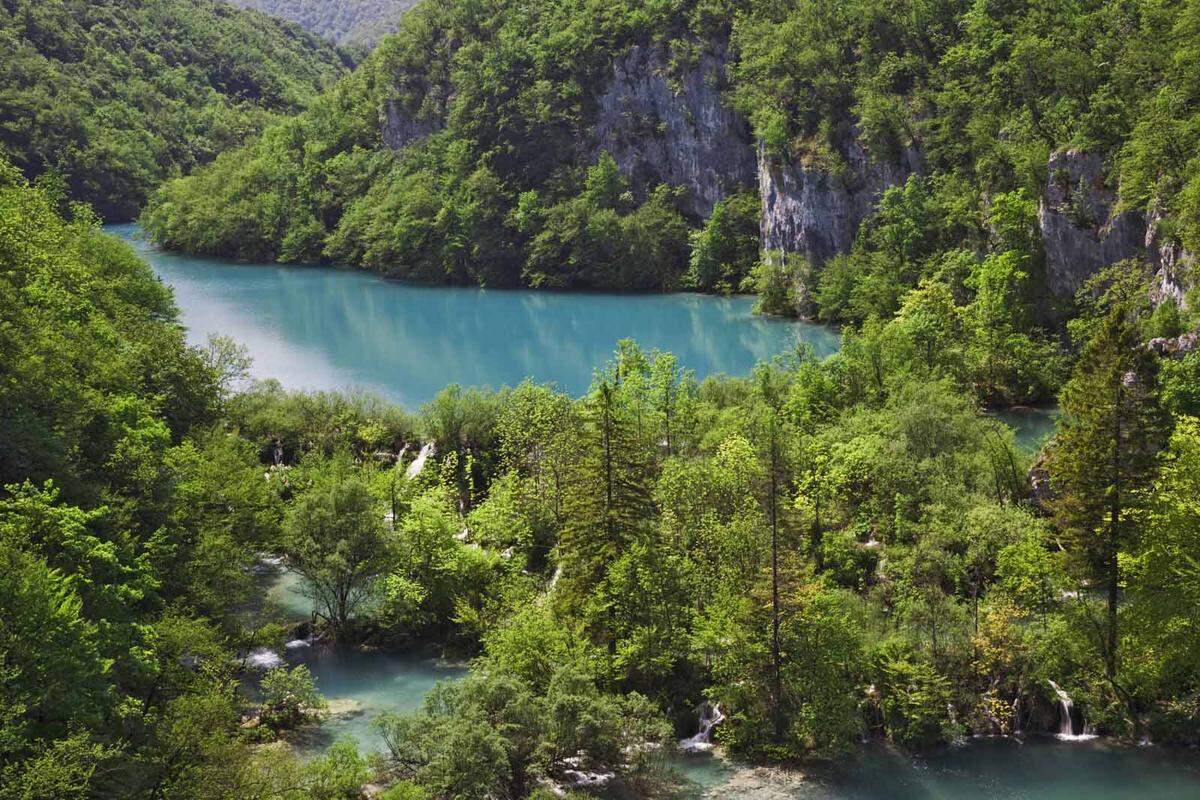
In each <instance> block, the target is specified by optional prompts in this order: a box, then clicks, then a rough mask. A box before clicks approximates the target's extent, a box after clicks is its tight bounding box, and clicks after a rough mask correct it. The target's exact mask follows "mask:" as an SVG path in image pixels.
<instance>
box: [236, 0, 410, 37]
mask: <svg viewBox="0 0 1200 800" xmlns="http://www.w3.org/2000/svg"><path fill="white" fill-rule="evenodd" d="M230 2H232V4H233V5H235V6H241V7H242V8H253V9H257V10H258V11H261V12H263V13H264V14H270V15H272V16H275V17H281V18H283V19H290V20H292V21H293V22H295V23H298V24H299V25H300V26H301V27H303V28H304V29H305V30H308V31H312V32H313V33H315V34H317V35H318V36H324V37H325V38H326V39H329V40H330V41H333V42H336V43H338V44H341V45H365V46H368V47H370V46H373V45H375V44H376V43H377V42H378V41H379V40H380V39H381V38H383V37H384V36H386V35H387V34H389V33H393V32H394V31H395V30H396V28H398V27H399V25H400V15H402V14H403V13H404V12H405V11H407V10H408V9H410V8H412V7H413V5H414V4H415V3H416V0H230Z"/></svg>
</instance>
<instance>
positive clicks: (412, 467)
mask: <svg viewBox="0 0 1200 800" xmlns="http://www.w3.org/2000/svg"><path fill="white" fill-rule="evenodd" d="M431 455H433V442H428V443H426V444H425V445H424V446H422V447H421V452H419V453H417V457H416V458H414V459H413V462H412V463H411V464H409V465H408V469H407V470H406V471H405V473H404V477H406V478H408V479H409V480H410V481H411V480H412V479H413V478H415V477H417V476H418V475H420V474H421V470H423V469H425V462H426V460H428V458H429V457H430V456H431Z"/></svg>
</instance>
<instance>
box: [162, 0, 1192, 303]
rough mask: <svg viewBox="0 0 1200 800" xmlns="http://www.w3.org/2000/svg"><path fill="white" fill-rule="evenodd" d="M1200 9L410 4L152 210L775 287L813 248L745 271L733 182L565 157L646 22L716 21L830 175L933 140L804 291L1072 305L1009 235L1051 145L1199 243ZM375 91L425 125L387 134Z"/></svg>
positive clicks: (650, 284)
mask: <svg viewBox="0 0 1200 800" xmlns="http://www.w3.org/2000/svg"><path fill="white" fill-rule="evenodd" d="M1198 26H1200V6H1197V5H1196V3H1194V2H1174V1H1171V2H1164V0H1139V2H1129V3H1116V2H1104V1H1101V0H1092V1H1091V2H1085V3H1067V4H1062V3H1044V2H1012V3H1008V2H977V3H967V2H956V1H952V0H951V1H945V2H911V3H909V2H905V3H901V4H900V5H896V4H894V3H883V2H877V0H853V1H851V2H839V3H820V2H813V1H809V0H795V1H794V2H787V3H776V2H756V1H755V0H720V1H719V2H718V1H716V0H713V1H712V2H697V1H696V0H672V1H669V2H668V1H665V0H664V1H656V2H625V3H617V4H613V3H601V2H596V1H595V0H572V2H569V3H562V2H550V0H536V1H535V2H523V3H508V2H499V3H489V4H478V3H472V2H465V1H462V2H449V3H430V4H424V5H421V6H419V7H418V8H416V9H414V10H413V11H412V12H410V13H408V14H406V15H405V16H404V18H403V21H402V24H401V28H400V31H399V33H398V35H397V36H395V37H390V38H388V39H387V40H385V41H384V42H383V43H382V44H381V45H380V47H379V48H378V49H377V50H376V51H375V52H374V53H373V54H372V55H371V57H370V58H369V59H368V60H367V62H366V63H365V64H364V65H363V66H362V67H361V68H359V69H358V70H356V71H355V72H354V73H352V74H350V75H348V76H347V77H346V78H344V79H343V80H342V81H341V82H339V84H338V85H337V86H336V87H335V88H334V89H333V90H331V91H330V92H328V93H326V94H324V95H322V96H321V98H320V99H319V100H318V101H317V102H316V103H315V104H314V105H313V107H312V108H310V109H309V110H308V111H307V112H306V113H304V114H302V115H299V116H297V117H294V118H292V119H289V120H287V121H284V122H281V123H280V124H279V125H277V126H274V127H271V128H270V129H268V130H267V131H265V132H264V135H263V136H262V137H261V138H260V139H258V140H256V141H255V142H253V143H251V144H250V145H248V146H247V148H246V149H245V150H242V151H237V152H233V153H229V154H226V155H225V156H224V157H222V158H220V159H218V160H217V161H216V162H215V163H214V164H213V165H211V166H210V167H209V168H207V169H204V170H200V171H198V172H197V173H196V174H194V175H193V176H190V177H188V178H185V179H183V180H182V181H177V182H173V183H169V184H167V185H166V186H165V187H164V188H163V189H162V190H161V191H159V192H158V193H157V194H156V195H155V196H154V198H153V199H152V201H151V203H150V206H149V207H148V209H147V211H146V213H145V215H144V222H145V224H146V225H147V227H148V229H149V230H150V231H151V232H152V233H153V235H154V236H155V237H156V238H157V239H158V240H159V241H160V242H162V243H164V244H166V245H168V246H171V247H177V248H180V249H184V250H187V251H190V252H197V253H205V254H215V255H228V256H236V257H238V258H244V259H250V260H257V261H264V260H266V261H270V260H276V259H278V260H280V261H286V262H296V261H300V262H306V263H316V262H333V263H338V264H351V265H355V266H360V267H364V268H367V269H374V270H379V271H384V272H387V273H389V274H392V275H398V276H403V277H408V278H413V279H418V280H423V281H431V282H438V283H442V282H450V283H478V284H481V285H487V286H513V285H526V286H535V287H616V288H641V289H664V288H665V289H672V288H698V289H703V290H726V291H727V290H730V289H734V290H736V289H738V288H740V287H745V288H746V289H749V290H755V291H758V292H759V293H760V294H764V295H772V296H773V298H774V299H772V298H771V297H768V298H766V299H765V300H764V305H765V306H766V308H767V310H771V311H780V310H787V308H788V306H787V305H786V304H785V303H784V302H782V301H786V300H787V297H786V291H785V290H786V287H787V284H788V282H789V279H791V278H794V276H795V274H805V272H806V266H805V265H803V264H773V265H772V264H767V265H766V266H764V267H763V268H761V269H759V270H757V271H756V270H755V269H754V268H753V265H754V263H755V262H756V261H757V249H756V245H755V243H754V242H753V239H752V238H751V237H748V236H739V235H738V233H739V231H741V230H744V229H745V228H746V227H747V226H748V227H749V228H750V229H751V230H752V229H753V226H754V223H753V220H752V219H749V221H748V222H745V223H743V222H742V221H743V220H747V219H748V218H747V217H746V216H745V215H744V214H739V213H738V209H739V208H741V209H742V210H743V211H745V210H746V207H745V205H744V204H743V205H741V206H739V205H738V203H737V201H736V199H735V198H733V197H731V198H729V199H727V200H726V201H723V204H726V205H729V206H730V207H729V208H724V209H723V213H722V214H721V215H719V216H714V217H713V218H710V219H707V220H705V219H694V218H689V217H688V215H685V214H682V213H680V205H679V203H678V194H679V193H680V192H681V191H686V188H687V187H680V186H673V185H666V184H664V185H661V186H644V187H639V186H633V187H631V186H629V185H625V182H623V180H624V176H622V175H620V174H617V173H615V172H614V171H613V170H612V169H611V168H610V166H611V165H609V166H606V163H607V162H606V160H605V158H604V157H603V155H601V157H600V158H598V159H595V160H594V161H592V162H589V161H588V160H587V159H583V158H581V157H580V149H581V142H583V141H584V140H585V139H586V138H587V131H588V130H590V128H591V127H592V126H593V125H594V124H595V122H596V118H597V114H598V113H599V112H598V109H597V102H598V95H599V94H600V93H601V91H602V88H603V86H604V84H605V81H606V80H608V78H609V76H610V74H611V71H612V64H613V62H614V59H615V58H617V57H618V56H620V54H622V53H624V52H626V51H627V50H628V49H629V48H630V47H631V46H633V45H639V46H642V47H660V48H663V49H664V52H665V53H666V70H667V72H668V78H669V79H673V78H674V77H675V76H677V75H678V74H679V73H680V72H681V71H683V70H686V69H687V68H688V66H689V65H691V64H694V63H696V61H697V59H698V58H699V57H700V54H701V53H703V52H706V51H712V50H714V49H717V48H719V47H724V46H725V43H727V48H728V51H729V56H728V59H727V60H728V64H727V66H726V69H725V71H726V73H727V75H726V79H727V82H728V88H727V90H726V95H727V97H728V101H729V102H730V103H731V104H732V105H733V106H734V107H736V108H737V109H738V110H740V111H741V112H742V113H744V114H745V115H746V117H747V118H748V119H749V120H750V123H751V125H752V129H753V134H754V135H755V137H756V138H757V140H759V141H761V143H762V144H763V146H764V148H766V150H767V151H768V152H769V153H780V154H786V155H787V156H788V157H789V158H791V159H792V160H794V161H796V162H798V163H803V164H808V165H813V166H820V167H822V168H824V169H827V170H828V171H830V172H831V173H833V174H838V173H839V172H844V171H845V170H847V169H848V168H849V165H848V164H847V160H846V154H847V147H848V145H849V143H850V142H852V141H854V142H860V143H861V144H862V145H863V146H865V147H866V148H867V149H868V151H869V152H870V153H871V154H872V155H873V156H874V157H876V158H878V159H880V160H881V161H883V162H887V161H889V160H894V159H895V158H896V157H897V154H898V153H900V152H901V151H903V150H905V149H906V148H914V147H915V148H917V149H919V151H920V152H921V153H923V155H924V160H925V169H924V170H923V172H922V174H921V175H919V176H915V177H913V178H912V179H911V180H910V181H909V183H908V184H907V185H904V186H897V187H895V188H893V189H892V190H891V191H889V192H888V193H887V196H886V198H885V199H884V201H883V203H882V206H883V208H882V209H881V213H880V215H879V218H878V220H877V223H876V224H874V225H868V226H867V227H866V229H865V230H864V231H863V232H861V234H860V236H859V237H858V241H857V243H856V244H855V247H854V248H853V252H851V253H849V254H847V255H846V256H845V257H839V258H836V259H834V260H833V261H832V262H831V263H829V264H826V265H825V266H824V268H823V269H821V270H820V271H819V274H818V275H813V276H811V277H810V278H809V280H808V282H809V283H811V284H813V287H814V294H815V304H816V309H815V312H816V315H818V316H820V317H821V318H822V319H829V320H854V321H859V320H863V319H866V318H867V317H869V316H871V315H872V314H874V315H877V316H881V317H887V316H889V315H890V314H892V313H894V312H895V311H896V310H897V309H898V308H899V306H900V303H901V299H902V298H903V296H904V293H905V292H906V291H907V290H909V289H912V288H913V287H915V286H917V285H918V284H921V283H932V282H937V283H941V284H943V285H946V286H947V287H948V288H949V289H951V290H952V291H953V292H954V293H955V294H956V295H957V296H958V298H960V300H961V299H965V298H968V297H970V296H971V295H973V294H974V292H975V291H976V290H975V284H978V283H991V282H1004V283H1006V284H1007V285H1008V286H1009V287H1010V293H1012V294H1013V295H1014V296H1015V299H1016V300H1019V301H1021V302H1020V303H1017V304H1016V307H1015V308H1013V309H1011V313H1022V312H1023V311H1024V310H1025V309H1026V307H1027V308H1028V309H1029V310H1032V311H1034V312H1035V313H1036V315H1037V317H1038V321H1044V320H1045V319H1047V318H1050V317H1057V316H1061V314H1057V313H1050V312H1049V311H1048V310H1046V309H1045V308H1044V307H1043V306H1044V305H1045V303H1044V302H1042V301H1041V300H1040V298H1041V295H1043V294H1044V293H1045V292H1044V287H1043V283H1044V275H1043V274H1042V264H1041V253H1040V251H1039V246H1038V244H1037V243H1036V242H1034V241H1031V240H1030V237H1028V236H1027V235H1026V234H1027V228H1028V226H1029V225H1031V224H1032V222H1033V220H1034V219H1035V216H1036V211H1037V198H1038V197H1039V196H1040V195H1041V194H1042V192H1043V190H1044V188H1045V187H1046V185H1047V182H1048V180H1049V179H1050V177H1051V176H1050V175H1048V174H1047V173H1048V171H1049V170H1048V159H1049V156H1050V154H1051V153H1052V152H1054V151H1056V150H1060V149H1063V148H1080V149H1083V150H1086V151H1087V152H1090V153H1094V154H1096V155H1097V156H1099V157H1101V158H1102V159H1103V163H1104V165H1105V172H1106V174H1107V175H1108V179H1109V181H1110V182H1111V183H1113V184H1114V185H1118V186H1119V188H1120V197H1121V204H1122V207H1123V208H1129V209H1141V210H1144V209H1146V208H1147V207H1149V206H1154V207H1156V208H1158V209H1160V210H1161V212H1162V215H1163V216H1165V217H1166V218H1168V220H1169V222H1168V223H1166V224H1164V226H1163V229H1164V232H1165V234H1166V235H1167V236H1168V238H1170V239H1172V240H1175V241H1180V242H1182V243H1183V244H1184V245H1185V246H1187V247H1189V248H1191V249H1192V250H1193V251H1194V250H1195V249H1196V247H1197V245H1200V228H1198V227H1197V223H1196V220H1197V219H1200V205H1197V203H1198V202H1200V200H1198V198H1200V178H1198V177H1197V175H1200V171H1198V167H1197V162H1196V156H1195V152H1194V148H1193V147H1191V146H1190V145H1191V143H1192V142H1194V141H1195V139H1196V135H1197V127H1196V126H1197V119H1198V118H1200V117H1197V101H1198V92H1200V89H1198V88H1197V87H1198V83H1197V81H1198V78H1197V74H1196V70H1195V67H1194V64H1195V61H1196V59H1195V48H1196V47H1197V44H1196V43H1197V35H1198ZM389 105H390V106H391V107H392V108H393V109H399V113H401V114H402V115H403V116H404V117H405V118H406V119H409V120H411V122H412V124H413V125H414V126H415V127H417V128H420V129H423V130H425V131H426V132H428V133H429V135H427V136H424V137H420V138H416V139H415V140H414V141H411V142H410V143H408V144H407V146H405V147H403V148H401V149H398V150H394V149H391V148H387V147H382V146H381V141H382V132H381V130H382V126H381V124H380V117H381V115H382V114H384V110H385V109H386V108H387V107H388V106H389ZM638 124H640V123H639V122H638V121H637V120H633V121H631V122H630V126H631V131H633V134H632V135H636V132H637V131H638V128H637V126H638ZM744 146H745V147H747V148H750V147H752V146H753V145H752V144H751V143H749V142H747V143H746V144H745V145H744ZM1074 188H1076V187H1072V189H1074ZM1079 212H1080V213H1081V214H1085V215H1086V212H1087V209H1079ZM750 213H751V214H753V209H752V204H751V208H750ZM698 265H699V267H700V268H697V266H698ZM983 272H986V273H988V277H984V276H983V275H981V274H977V273H983ZM781 293H782V296H781ZM959 305H962V303H961V302H959Z"/></svg>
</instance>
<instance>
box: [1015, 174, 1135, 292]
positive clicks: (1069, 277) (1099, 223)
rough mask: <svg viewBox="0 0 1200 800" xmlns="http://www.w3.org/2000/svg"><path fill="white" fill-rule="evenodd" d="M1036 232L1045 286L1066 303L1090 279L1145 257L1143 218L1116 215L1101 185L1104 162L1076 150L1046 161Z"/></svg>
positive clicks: (1112, 197) (1114, 201)
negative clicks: (1113, 266) (1121, 263)
mask: <svg viewBox="0 0 1200 800" xmlns="http://www.w3.org/2000/svg"><path fill="white" fill-rule="evenodd" d="M1047 167H1048V172H1049V176H1048V178H1047V182H1046V191H1045V192H1044V194H1043V195H1042V197H1041V200H1040V202H1039V204H1038V227H1039V228H1040V229H1041V235H1042V244H1043V246H1044V247H1045V251H1046V285H1047V287H1048V288H1049V289H1050V291H1051V292H1053V293H1054V294H1055V295H1057V296H1058V297H1061V298H1070V297H1072V296H1073V295H1074V294H1075V292H1076V291H1077V290H1078V289H1079V287H1080V286H1082V285H1083V282H1084V281H1085V280H1087V279H1088V278H1089V277H1090V276H1092V275H1094V274H1096V273H1097V272H1099V271H1100V270H1102V269H1103V268H1104V267H1107V266H1109V265H1110V264H1115V263H1116V262H1118V261H1122V260H1124V259H1127V258H1145V256H1146V219H1145V215H1143V214H1140V213H1138V212H1135V211H1118V210H1117V209H1118V197H1117V194H1116V192H1115V191H1114V190H1113V189H1112V188H1110V187H1109V185H1108V184H1107V182H1106V180H1105V172H1104V162H1103V160H1102V159H1101V158H1100V156H1098V155H1093V154H1091V153H1086V152H1083V151H1081V150H1060V151H1058V152H1055V153H1053V154H1052V155H1051V156H1050V162H1049V164H1048V165H1047Z"/></svg>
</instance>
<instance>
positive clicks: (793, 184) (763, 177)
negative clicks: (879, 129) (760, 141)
mask: <svg viewBox="0 0 1200 800" xmlns="http://www.w3.org/2000/svg"><path fill="white" fill-rule="evenodd" d="M843 157H844V159H845V167H844V169H843V170H841V171H840V173H839V174H833V173H831V172H829V171H828V170H826V169H822V168H819V167H808V166H803V165H798V164H793V163H791V162H790V161H788V160H786V159H784V158H780V157H777V156H772V155H770V154H769V153H768V152H767V151H766V149H765V148H764V147H762V146H760V147H759V150H758V191H759V194H760V196H761V197H762V220H761V231H762V243H763V249H765V250H767V251H768V252H784V253H799V254H801V255H803V256H804V257H805V258H807V259H808V261H809V262H810V263H811V264H813V265H820V264H822V263H824V262H825V261H827V260H829V259H830V258H831V257H833V256H835V255H838V254H839V253H847V252H849V251H850V247H851V246H852V245H853V244H854V238H855V236H857V235H858V228H859V226H860V225H861V224H862V222H863V220H865V219H866V218H867V217H868V216H870V214H871V212H872V211H874V209H875V204H876V203H877V202H878V200H879V197H880V195H882V194H883V192H884V190H886V189H887V188H889V187H891V186H896V185H899V184H902V183H904V182H905V181H906V180H908V176H909V175H912V174H913V173H917V172H920V171H921V161H922V159H921V154H920V152H919V151H917V150H915V149H908V150H906V151H905V152H904V153H902V154H901V156H900V158H898V159H896V160H895V161H892V162H881V161H878V160H876V159H873V158H872V157H871V156H870V154H868V153H867V151H866V149H865V148H864V147H863V146H862V145H861V144H860V143H859V142H858V141H857V140H854V141H851V142H850V144H849V145H848V146H847V148H846V152H845V153H844V154H843Z"/></svg>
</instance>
